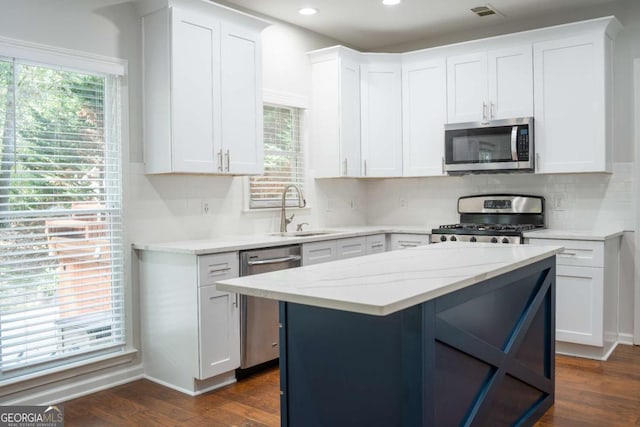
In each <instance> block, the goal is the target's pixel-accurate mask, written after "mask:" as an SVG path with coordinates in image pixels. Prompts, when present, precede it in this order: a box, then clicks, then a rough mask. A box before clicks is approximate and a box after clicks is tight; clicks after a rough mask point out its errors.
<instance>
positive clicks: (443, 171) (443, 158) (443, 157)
mask: <svg viewBox="0 0 640 427" xmlns="http://www.w3.org/2000/svg"><path fill="white" fill-rule="evenodd" d="M442 175H444V157H442Z"/></svg>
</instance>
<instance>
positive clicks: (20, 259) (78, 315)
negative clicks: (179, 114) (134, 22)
mask: <svg viewBox="0 0 640 427" xmlns="http://www.w3.org/2000/svg"><path fill="white" fill-rule="evenodd" d="M119 80H120V78H119V77H118V76H115V75H109V74H91V73H85V72H77V71H69V70H67V69H61V68H59V67H49V66H43V65H35V64H34V63H29V62H22V61H20V60H18V59H14V58H2V57H0V138H1V146H0V155H1V162H0V256H1V258H2V263H1V264H0V384H2V381H4V380H9V379H13V378H16V377H20V376H23V375H26V374H32V373H34V372H38V371H43V370H46V369H50V368H53V367H60V366H64V365H66V364H71V363H74V364H75V363H77V362H79V361H81V360H86V359H89V358H91V357H94V356H98V355H104V354H106V353H110V352H115V351H119V350H121V349H122V348H123V346H124V314H123V255H122V236H121V228H122V196H121V165H120V157H121V155H120V123H119V117H120V111H119V109H120V81H119Z"/></svg>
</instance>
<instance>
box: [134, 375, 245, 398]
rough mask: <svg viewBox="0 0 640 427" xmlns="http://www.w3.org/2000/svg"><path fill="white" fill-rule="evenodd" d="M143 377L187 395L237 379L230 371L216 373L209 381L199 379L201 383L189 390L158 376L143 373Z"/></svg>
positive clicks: (213, 388) (231, 382)
mask: <svg viewBox="0 0 640 427" xmlns="http://www.w3.org/2000/svg"><path fill="white" fill-rule="evenodd" d="M144 379H147V380H149V381H153V382H154V383H156V384H160V385H161V386H164V387H167V388H170V389H172V390H176V391H179V392H180V393H184V394H188V395H189V396H199V395H201V394H203V393H206V392H209V391H212V390H215V389H218V388H221V387H224V386H226V385H229V384H233V383H235V382H236V381H237V380H236V377H235V373H234V372H233V371H231V372H230V373H227V374H222V375H218V376H217V377H214V378H212V379H210V380H209V381H210V383H207V380H205V381H200V383H202V384H201V387H198V388H196V389H194V390H189V389H186V388H184V387H179V386H177V385H175V384H171V383H168V382H166V381H163V380H160V379H158V378H154V377H152V376H150V375H147V374H145V375H144Z"/></svg>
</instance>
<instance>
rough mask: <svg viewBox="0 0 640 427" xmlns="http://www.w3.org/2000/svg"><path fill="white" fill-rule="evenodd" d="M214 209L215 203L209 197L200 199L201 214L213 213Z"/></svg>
mask: <svg viewBox="0 0 640 427" xmlns="http://www.w3.org/2000/svg"><path fill="white" fill-rule="evenodd" d="M212 211H213V204H212V202H211V200H209V199H202V200H201V201H200V214H201V215H202V216H207V215H211V214H212Z"/></svg>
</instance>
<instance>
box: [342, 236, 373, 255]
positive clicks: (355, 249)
mask: <svg viewBox="0 0 640 427" xmlns="http://www.w3.org/2000/svg"><path fill="white" fill-rule="evenodd" d="M365 243H366V239H365V238H364V237H351V238H349V239H338V241H337V243H336V244H337V248H336V249H337V259H345V258H353V257H357V256H363V255H365V254H366V248H365Z"/></svg>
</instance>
